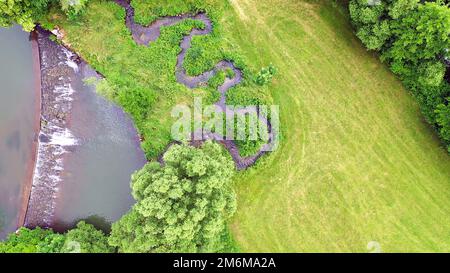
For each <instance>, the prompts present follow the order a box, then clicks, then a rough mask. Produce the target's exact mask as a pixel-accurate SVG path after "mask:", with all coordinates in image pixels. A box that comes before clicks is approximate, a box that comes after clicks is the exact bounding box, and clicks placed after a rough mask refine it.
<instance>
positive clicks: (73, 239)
mask: <svg viewBox="0 0 450 273" xmlns="http://www.w3.org/2000/svg"><path fill="white" fill-rule="evenodd" d="M62 252H80V253H112V252H114V248H112V247H111V246H109V244H108V237H107V236H106V235H105V234H104V233H103V232H102V231H100V230H97V229H96V228H95V227H94V226H93V225H90V224H86V223H85V222H79V223H78V224H77V227H76V228H75V229H72V230H70V231H69V232H67V234H66V240H65V244H64V247H63V249H62Z"/></svg>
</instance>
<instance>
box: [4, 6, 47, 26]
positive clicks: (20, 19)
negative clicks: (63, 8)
mask: <svg viewBox="0 0 450 273" xmlns="http://www.w3.org/2000/svg"><path fill="white" fill-rule="evenodd" d="M49 3H50V0H7V1H5V0H2V1H0V26H4V27H8V26H11V25H12V24H15V23H17V24H20V25H22V27H23V29H24V30H25V31H31V30H33V29H34V23H35V22H36V21H37V20H38V19H39V18H41V17H42V16H43V15H45V13H46V12H47V8H48V5H49Z"/></svg>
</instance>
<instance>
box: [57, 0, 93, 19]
mask: <svg viewBox="0 0 450 273" xmlns="http://www.w3.org/2000/svg"><path fill="white" fill-rule="evenodd" d="M88 1H89V0H60V5H61V8H62V10H63V11H64V12H65V13H66V14H67V17H68V19H69V20H72V21H73V20H76V19H77V18H78V17H79V16H80V15H82V14H83V13H84V12H85V9H86V5H87V3H88Z"/></svg>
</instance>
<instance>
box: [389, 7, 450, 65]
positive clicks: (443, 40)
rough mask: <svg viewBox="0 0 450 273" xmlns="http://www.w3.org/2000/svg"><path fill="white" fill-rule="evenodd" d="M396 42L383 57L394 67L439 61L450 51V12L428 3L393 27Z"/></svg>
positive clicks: (446, 8)
mask: <svg viewBox="0 0 450 273" xmlns="http://www.w3.org/2000/svg"><path fill="white" fill-rule="evenodd" d="M392 32H393V34H394V36H395V41H394V42H393V44H392V46H391V47H390V48H389V50H388V51H387V52H386V53H385V54H384V57H385V58H386V59H388V60H391V61H392V62H395V63H404V64H407V65H414V66H415V65H418V64H420V63H422V62H424V61H428V60H439V59H440V56H443V55H445V54H446V51H445V50H446V49H448V48H449V47H450V37H449V35H450V9H449V8H448V7H447V6H444V5H442V4H439V3H434V2H428V3H425V4H423V5H419V7H418V8H417V9H416V10H414V11H413V12H411V13H410V14H409V15H408V16H407V17H404V18H401V19H399V20H396V21H394V22H393V23H392Z"/></svg>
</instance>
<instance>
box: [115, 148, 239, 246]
mask: <svg viewBox="0 0 450 273" xmlns="http://www.w3.org/2000/svg"><path fill="white" fill-rule="evenodd" d="M164 161H165V165H164V166H160V165H159V164H158V163H149V164H147V165H146V166H145V167H144V168H143V169H142V170H141V171H139V172H137V173H136V174H134V175H133V177H132V189H133V196H134V198H135V199H136V200H137V203H136V205H135V206H134V207H133V208H132V210H131V211H130V212H129V213H128V214H127V215H125V216H124V217H123V218H122V219H121V220H120V221H118V222H116V223H114V224H113V227H112V233H111V236H110V239H109V242H110V244H111V245H113V246H116V247H118V248H119V251H120V252H215V251H220V250H221V247H222V245H221V240H222V239H223V237H224V236H223V234H224V233H226V221H227V219H229V218H230V217H231V216H232V215H233V213H234V212H235V210H236V196H235V193H234V191H233V189H232V185H231V177H232V175H233V173H234V164H233V162H232V160H231V158H230V157H229V155H227V154H225V153H224V151H223V149H222V147H221V146H220V145H219V144H216V143H212V142H207V143H205V144H204V145H203V146H202V147H201V148H194V147H191V146H187V145H175V146H172V147H171V148H170V149H169V151H167V152H166V154H165V155H164Z"/></svg>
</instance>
